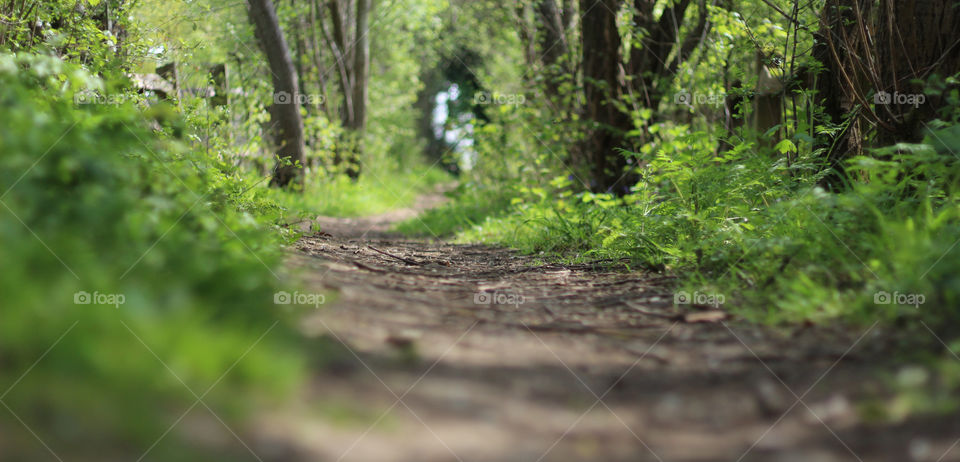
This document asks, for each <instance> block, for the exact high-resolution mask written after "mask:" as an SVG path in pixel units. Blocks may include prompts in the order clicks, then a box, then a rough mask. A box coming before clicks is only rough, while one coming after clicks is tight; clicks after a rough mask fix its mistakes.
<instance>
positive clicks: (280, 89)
mask: <svg viewBox="0 0 960 462" xmlns="http://www.w3.org/2000/svg"><path fill="white" fill-rule="evenodd" d="M247 13H248V16H249V18H250V22H251V23H252V24H253V27H254V31H255V33H256V35H257V39H258V40H259V42H260V46H261V47H262V48H263V52H264V54H265V55H266V57H267V63H268V64H269V68H270V74H271V76H272V81H273V91H274V103H273V104H272V105H271V106H270V116H271V119H272V120H273V121H274V125H273V127H274V130H273V131H274V133H275V136H274V139H275V140H276V144H277V156H278V157H280V158H281V159H282V160H285V161H289V162H291V163H299V164H301V165H302V164H303V163H304V160H305V159H304V147H303V144H304V141H303V119H302V118H301V117H300V106H299V104H298V101H299V100H300V97H299V95H300V93H299V83H298V79H297V72H296V70H295V69H294V65H293V60H292V59H291V57H290V50H289V49H288V48H287V43H286V41H285V40H284V38H283V31H282V30H281V29H280V23H279V21H278V20H277V12H276V9H275V8H274V6H273V2H271V1H270V0H247ZM299 181H302V177H301V175H300V169H299V168H298V167H296V166H295V165H283V163H278V165H277V167H276V169H275V171H274V175H273V179H272V180H271V184H273V185H277V186H281V187H284V186H287V185H289V184H290V183H291V182H299Z"/></svg>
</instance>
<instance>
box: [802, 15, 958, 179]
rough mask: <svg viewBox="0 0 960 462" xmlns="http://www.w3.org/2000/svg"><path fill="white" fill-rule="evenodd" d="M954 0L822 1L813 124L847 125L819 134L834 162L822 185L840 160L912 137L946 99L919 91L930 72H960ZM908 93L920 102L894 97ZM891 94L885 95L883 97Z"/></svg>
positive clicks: (838, 169)
mask: <svg viewBox="0 0 960 462" xmlns="http://www.w3.org/2000/svg"><path fill="white" fill-rule="evenodd" d="M958 4H960V3H958V2H957V1H956V0H916V1H910V2H904V1H897V0H828V1H827V2H826V5H825V6H824V7H823V9H822V10H821V14H820V22H821V28H820V32H819V33H818V34H817V35H816V36H815V39H816V44H815V47H814V51H813V54H814V57H815V58H816V59H818V60H819V61H821V62H822V63H823V66H824V72H822V73H821V75H820V76H819V77H818V82H817V90H818V95H817V101H818V104H819V105H821V106H822V108H823V112H822V114H821V119H820V121H819V122H821V123H824V122H828V121H829V122H832V123H834V124H836V123H839V122H840V121H841V120H842V119H846V125H845V127H846V128H845V130H843V131H842V132H840V133H839V134H837V135H834V136H823V137H821V138H820V139H819V140H818V147H820V148H824V149H825V150H826V152H827V154H826V160H827V162H828V163H829V165H830V166H832V167H833V168H834V173H833V174H832V175H831V176H828V177H827V179H826V181H825V183H826V184H827V185H828V186H838V185H840V184H841V183H842V178H843V177H844V176H845V174H844V172H843V163H844V161H845V160H846V159H849V158H850V157H852V156H855V155H859V154H861V153H862V152H863V150H864V147H865V146H866V145H868V144H869V145H873V146H886V145H891V144H894V143H897V142H917V141H920V140H921V139H922V138H923V128H924V125H925V123H926V122H928V121H929V120H931V119H933V118H935V117H936V116H937V111H938V110H939V109H940V108H942V107H943V105H944V104H945V101H944V100H943V99H941V98H940V97H938V96H936V95H923V85H922V84H918V83H916V81H924V80H926V79H927V78H929V77H930V76H931V75H933V74H938V75H940V76H950V75H954V74H956V73H957V72H960V40H958V39H957V35H956V31H957V30H958V29H960V8H958ZM898 95H899V96H900V97H901V98H909V97H911V96H913V97H915V98H919V97H920V95H923V98H924V100H923V102H922V103H920V104H911V103H910V102H904V101H900V100H898ZM887 98H889V99H887ZM908 101H915V100H908Z"/></svg>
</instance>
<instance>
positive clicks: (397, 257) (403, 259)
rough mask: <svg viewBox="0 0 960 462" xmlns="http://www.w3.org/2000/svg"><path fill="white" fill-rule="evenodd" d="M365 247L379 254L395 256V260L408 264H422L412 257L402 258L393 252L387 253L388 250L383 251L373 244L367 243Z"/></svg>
mask: <svg viewBox="0 0 960 462" xmlns="http://www.w3.org/2000/svg"><path fill="white" fill-rule="evenodd" d="M367 247H369V248H370V250H373V251H374V252H377V253H379V254H381V255H386V256H388V257H390V258H396V259H397V260H400V261H402V262H404V263H406V264H408V265H421V264H422V263H421V262H419V261H416V260H412V259H409V258H404V257H401V256H397V255H394V254H392V253H389V252H384V251H382V250H380V249H378V248H376V247H374V246H372V245H368V246H367Z"/></svg>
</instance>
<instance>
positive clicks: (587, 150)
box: [577, 0, 636, 194]
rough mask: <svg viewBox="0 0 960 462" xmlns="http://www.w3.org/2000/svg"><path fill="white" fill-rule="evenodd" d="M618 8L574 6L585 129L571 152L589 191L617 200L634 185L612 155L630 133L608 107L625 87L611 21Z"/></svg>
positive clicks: (598, 3)
mask: <svg viewBox="0 0 960 462" xmlns="http://www.w3.org/2000/svg"><path fill="white" fill-rule="evenodd" d="M620 4H621V2H620V0H580V11H584V12H585V14H584V15H583V17H582V18H581V21H582V27H583V32H582V36H583V51H582V53H581V63H582V67H583V77H584V98H585V106H584V108H583V112H584V118H585V120H586V121H587V123H588V127H587V136H586V138H585V140H584V142H583V144H582V146H581V147H580V149H579V150H578V151H579V152H577V155H578V156H579V157H580V159H579V162H577V163H578V164H580V165H581V166H585V167H586V169H587V170H588V171H589V175H590V179H589V183H590V184H589V187H590V189H591V190H593V191H597V192H608V191H610V192H615V193H617V194H623V193H625V192H627V191H628V189H629V188H630V186H632V185H633V184H634V183H635V182H636V176H635V175H634V174H632V173H630V172H628V171H627V168H628V167H629V164H628V162H627V158H626V157H625V156H624V155H622V154H621V153H620V152H619V151H618V149H623V148H627V147H628V146H626V137H625V134H626V132H628V131H630V130H631V129H632V128H633V121H632V120H630V117H628V116H627V114H626V113H624V112H623V111H622V110H621V109H620V108H618V107H617V106H616V105H615V104H614V101H615V100H619V99H621V98H622V97H623V96H624V94H623V89H624V86H625V83H624V81H623V79H622V78H621V69H622V66H621V63H622V62H623V60H622V59H621V56H620V55H621V54H620V48H621V40H620V34H619V32H618V30H617V21H616V19H617V18H616V12H617V11H619V10H620Z"/></svg>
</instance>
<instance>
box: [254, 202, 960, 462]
mask: <svg viewBox="0 0 960 462" xmlns="http://www.w3.org/2000/svg"><path fill="white" fill-rule="evenodd" d="M437 200H438V199H437V198H435V197H430V196H428V197H426V198H425V199H424V200H423V201H422V203H420V204H418V206H417V207H415V208H413V209H408V210H400V211H396V212H393V213H390V214H387V215H382V216H376V217H368V218H361V219H332V218H319V219H317V220H316V222H314V223H308V224H306V225H309V227H311V228H312V230H313V231H311V232H309V233H308V235H307V237H304V238H303V239H302V240H301V241H300V242H299V243H298V244H297V252H296V253H295V254H294V255H292V256H291V258H290V263H291V267H292V268H296V269H297V271H296V272H297V274H299V275H300V277H302V278H304V279H305V282H306V283H307V284H308V287H312V288H314V289H316V290H317V291H325V293H328V294H330V296H329V297H328V303H326V304H325V305H324V306H322V307H321V308H320V309H318V310H317V311H316V313H315V314H313V315H310V316H308V317H307V319H306V320H305V322H304V331H305V332H306V334H307V335H308V336H310V337H311V338H314V339H317V340H318V341H317V345H319V346H318V348H322V349H323V354H322V355H321V356H322V357H323V358H324V359H322V360H318V361H317V364H316V365H315V367H314V374H315V375H314V377H313V379H312V384H311V387H310V388H309V390H305V391H304V392H303V393H302V396H301V397H299V398H298V402H297V405H295V406H291V407H289V408H283V409H278V410H277V411H276V413H275V415H271V416H270V417H268V418H266V419H264V422H263V423H262V424H261V425H262V427H261V430H259V431H258V432H257V434H258V435H260V436H258V437H257V443H256V444H257V447H256V452H257V453H258V454H260V455H261V457H262V458H263V460H266V459H268V458H275V459H278V460H279V459H283V460H319V461H398V462H399V461H410V462H431V461H462V462H468V461H541V460H542V461H580V460H583V461H587V460H590V461H621V460H622V461H628V460H629V461H647V460H651V461H663V462H668V461H858V460H859V461H873V460H878V461H879V460H882V461H926V460H929V461H937V460H942V461H948V460H960V448H955V447H953V445H954V444H955V441H956V440H957V438H958V437H960V419H957V418H946V417H944V418H928V419H912V420H910V421H908V422H903V423H899V424H889V423H886V424H880V423H871V422H868V421H865V420H864V418H863V417H862V413H860V412H858V406H859V403H861V402H862V401H863V400H864V399H866V398H870V397H871V395H872V394H874V393H877V390H878V389H879V388H878V387H877V384H879V383H882V377H883V373H882V371H891V370H895V368H896V364H893V363H891V360H889V359H887V354H886V352H885V347H884V344H885V343H887V342H884V338H885V334H884V333H882V332H881V330H880V328H878V327H876V326H863V327H860V328H847V329H834V330H831V329H829V328H824V327H816V326H796V327H792V328H788V329H771V328H763V327H758V326H756V325H751V324H749V323H746V322H744V321H741V320H738V319H736V318H733V317H729V316H728V315H727V314H726V313H725V312H724V310H723V308H724V307H721V309H720V310H716V309H714V308H713V307H701V306H690V305H687V306H685V307H684V309H678V308H677V306H675V304H674V300H673V289H672V286H671V278H670V276H669V275H664V274H652V273H643V272H630V271H627V270H626V269H625V268H624V267H623V265H622V263H620V262H616V261H613V262H610V261H607V262H597V263H594V264H586V265H572V266H571V265H561V264H545V263H544V262H543V261H542V260H539V259H535V258H532V257H524V256H519V255H517V254H515V253H514V252H511V251H509V250H507V249H498V248H491V247H486V246H481V245H455V244H450V243H445V242H442V241H440V240H411V239H408V238H403V237H399V236H397V235H395V234H393V233H391V232H390V226H391V224H392V223H394V222H396V221H398V220H401V219H406V218H410V217H412V216H415V214H416V213H417V211H418V210H419V209H422V208H424V207H428V206H431V205H434V204H436V202H437ZM279 441H283V442H284V444H279V443H277V442H279ZM291 446H292V447H293V449H290V448H291ZM280 448H283V449H280ZM271 451H273V452H271Z"/></svg>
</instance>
